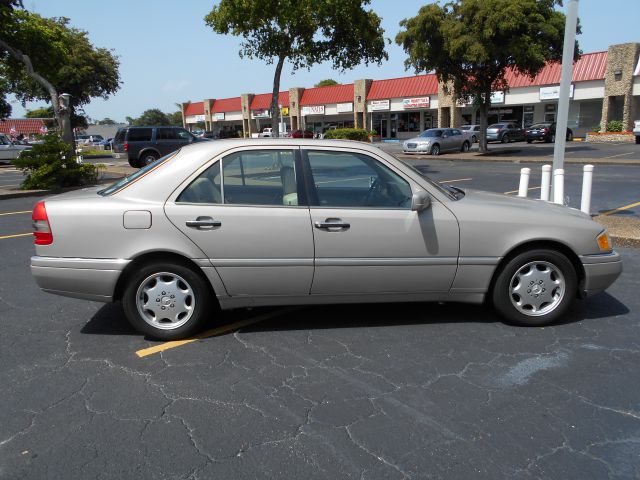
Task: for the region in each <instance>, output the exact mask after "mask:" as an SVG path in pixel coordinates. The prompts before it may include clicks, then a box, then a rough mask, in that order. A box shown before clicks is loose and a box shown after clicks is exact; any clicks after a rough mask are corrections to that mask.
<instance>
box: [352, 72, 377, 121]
mask: <svg viewBox="0 0 640 480" xmlns="http://www.w3.org/2000/svg"><path fill="white" fill-rule="evenodd" d="M372 83H373V80H370V79H360V80H356V81H355V82H353V126H354V127H355V128H364V129H366V128H367V95H368V94H369V89H370V88H371V84H372Z"/></svg>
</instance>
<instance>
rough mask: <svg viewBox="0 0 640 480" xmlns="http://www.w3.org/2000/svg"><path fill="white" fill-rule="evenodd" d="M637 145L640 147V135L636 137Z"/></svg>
mask: <svg viewBox="0 0 640 480" xmlns="http://www.w3.org/2000/svg"><path fill="white" fill-rule="evenodd" d="M636 145H640V135H636Z"/></svg>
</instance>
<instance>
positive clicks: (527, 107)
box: [523, 105, 534, 113]
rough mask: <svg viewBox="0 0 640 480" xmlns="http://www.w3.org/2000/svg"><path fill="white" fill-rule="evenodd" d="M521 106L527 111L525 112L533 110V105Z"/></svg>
mask: <svg viewBox="0 0 640 480" xmlns="http://www.w3.org/2000/svg"><path fill="white" fill-rule="evenodd" d="M523 108H524V111H525V112H527V113H528V112H533V110H534V109H533V105H525V106H524V107H523Z"/></svg>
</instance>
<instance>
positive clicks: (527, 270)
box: [509, 261, 565, 317]
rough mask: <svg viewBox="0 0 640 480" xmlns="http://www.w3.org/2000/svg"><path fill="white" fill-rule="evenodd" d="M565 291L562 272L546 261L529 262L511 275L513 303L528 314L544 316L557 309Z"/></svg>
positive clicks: (510, 288) (520, 310)
mask: <svg viewBox="0 0 640 480" xmlns="http://www.w3.org/2000/svg"><path fill="white" fill-rule="evenodd" d="M564 293H565V280H564V276H563V275H562V272H561V271H560V269H559V268H558V267H556V266H555V265H554V264H552V263H550V262H546V261H536V262H529V263H527V264H526V265H523V266H522V267H520V269H518V270H517V271H516V273H515V274H514V275H513V277H511V282H510V283H509V295H510V298H511V303H512V304H513V306H514V307H515V308H516V309H517V310H518V311H519V312H520V313H523V314H525V315H527V316H533V317H537V316H542V315H546V314H548V313H551V312H552V311H553V310H555V309H556V308H557V307H558V305H560V302H562V299H563V297H564Z"/></svg>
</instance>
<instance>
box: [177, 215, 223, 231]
mask: <svg viewBox="0 0 640 480" xmlns="http://www.w3.org/2000/svg"><path fill="white" fill-rule="evenodd" d="M186 225H187V227H190V228H197V229H198V230H211V229H212V228H215V227H221V226H222V222H221V221H220V220H214V219H213V218H211V217H198V218H196V219H195V220H187V223H186Z"/></svg>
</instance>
